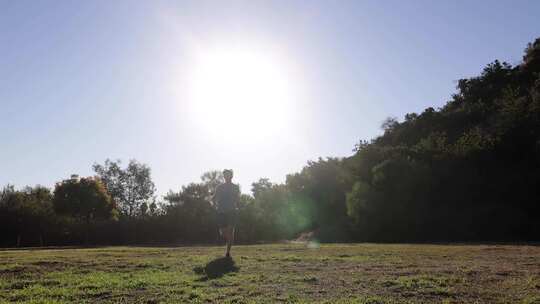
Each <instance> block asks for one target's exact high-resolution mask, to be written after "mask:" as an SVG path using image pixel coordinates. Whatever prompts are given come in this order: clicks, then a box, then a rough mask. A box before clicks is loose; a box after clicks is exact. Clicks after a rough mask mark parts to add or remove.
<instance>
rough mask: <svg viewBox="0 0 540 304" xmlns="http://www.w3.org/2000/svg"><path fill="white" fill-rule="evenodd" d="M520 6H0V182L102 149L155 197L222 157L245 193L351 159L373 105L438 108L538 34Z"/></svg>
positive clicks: (46, 174)
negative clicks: (146, 176) (145, 170)
mask: <svg viewBox="0 0 540 304" xmlns="http://www.w3.org/2000/svg"><path fill="white" fill-rule="evenodd" d="M487 3H489V5H486V4H487ZM532 11H540V2H537V1H500V2H492V1H475V2H474V3H473V2H469V1H444V2H443V1H387V2H384V3H381V2H379V1H339V2H332V1H215V2H213V1H75V2H74V1H65V2H64V1H50V2H47V1H35V2H34V1H33V2H26V1H2V2H1V4H0V104H1V108H0V114H1V119H0V130H1V131H2V132H1V134H0V142H1V148H0V185H5V184H7V183H11V184H15V185H16V186H17V187H23V186H25V185H35V184H42V185H46V186H52V185H54V183H55V182H57V181H60V180H62V179H64V178H67V177H69V176H70V175H71V174H74V173H75V174H79V175H81V176H86V175H92V174H94V173H93V171H92V168H91V166H92V164H93V163H94V162H98V163H103V162H104V161H105V159H107V158H110V159H113V160H115V159H121V160H122V161H123V162H124V163H127V162H128V161H129V159H136V160H138V161H139V162H142V163H145V164H148V165H149V166H150V167H151V169H152V177H153V180H154V181H155V183H156V186H157V190H158V194H159V195H162V194H164V193H166V192H167V191H168V190H169V189H173V190H178V189H179V188H180V187H181V186H182V185H186V184H188V183H190V182H196V181H198V180H199V177H200V175H201V174H202V173H203V172H205V171H208V170H216V169H217V170H221V169H223V168H232V169H234V171H235V178H234V181H235V182H237V183H239V184H240V185H241V188H242V192H245V193H248V192H249V191H250V185H251V183H252V182H254V181H256V180H258V179H259V178H261V177H267V178H270V179H271V180H272V181H275V182H284V181H285V176H286V174H289V173H293V172H297V171H299V170H301V168H302V166H304V165H305V164H306V163H307V161H309V160H316V159H317V158H318V157H329V156H339V157H343V156H349V155H351V154H352V149H353V148H354V145H355V143H357V142H358V141H359V140H361V139H367V140H369V139H371V138H373V137H375V136H377V135H379V134H380V133H381V131H380V125H381V122H382V121H383V120H384V119H385V118H387V117H389V116H395V117H398V118H400V119H401V118H403V115H404V114H406V113H409V112H418V111H422V110H423V109H424V108H426V107H428V106H433V107H438V106H441V105H443V104H444V103H445V102H446V101H447V100H448V99H449V98H450V96H451V94H452V93H453V92H455V85H456V81H457V80H458V79H459V78H462V77H470V76H474V75H476V74H478V71H481V69H482V67H483V66H485V64H487V63H488V62H489V61H491V60H495V59H501V60H506V61H508V62H510V63H512V64H514V63H517V62H519V61H520V60H521V56H522V54H523V48H524V46H525V45H526V44H527V43H528V42H530V41H533V39H534V38H535V37H537V36H539V34H540V32H539V31H538V29H540V21H539V19H538V18H537V17H538V16H534V15H533V14H530V12H532ZM502 20H504V22H502ZM449 24H451V25H452V26H449ZM494 33H496V34H494ZM420 88H421V89H420Z"/></svg>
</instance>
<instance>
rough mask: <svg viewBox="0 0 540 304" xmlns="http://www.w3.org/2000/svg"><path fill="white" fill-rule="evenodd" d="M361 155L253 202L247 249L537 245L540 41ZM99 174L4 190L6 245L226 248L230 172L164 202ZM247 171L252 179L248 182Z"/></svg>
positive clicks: (246, 225)
mask: <svg viewBox="0 0 540 304" xmlns="http://www.w3.org/2000/svg"><path fill="white" fill-rule="evenodd" d="M383 130H384V133H383V134H382V135H381V136H379V137H377V138H375V139H373V140H371V141H369V142H368V141H361V142H359V143H358V144H357V145H356V147H355V152H354V154H353V155H352V156H350V157H346V158H327V159H319V160H317V161H310V162H308V164H307V165H306V166H305V167H304V168H303V169H302V170H301V171H300V172H298V173H294V174H290V175H288V176H287V178H286V182H285V183H283V184H275V183H272V182H270V181H269V180H268V179H260V180H259V181H257V182H255V183H253V185H252V189H251V194H250V195H242V199H241V208H240V211H239V213H240V214H239V226H238V239H239V240H240V241H241V242H246V243H248V242H256V241H275V240H280V239H291V238H295V237H297V236H298V235H299V234H300V233H302V232H306V231H311V232H313V235H315V237H317V238H318V239H320V240H321V241H327V242H328V241H340V242H341V241H531V240H534V241H538V240H539V239H540V182H539V181H540V39H537V40H536V41H535V42H534V43H531V44H529V45H528V46H527V48H526V50H525V55H524V57H523V62H522V63H521V64H519V65H517V66H511V65H509V64H507V63H505V62H502V63H501V62H499V61H495V62H493V63H491V64H489V65H487V66H486V67H485V68H484V70H483V71H482V73H481V74H480V75H479V76H477V77H473V78H468V79H461V80H459V81H458V85H457V92H456V93H455V94H454V95H453V96H452V98H451V100H450V101H448V102H447V103H446V105H445V106H443V107H442V108H439V109H433V108H428V109H426V110H424V111H423V112H422V113H420V114H417V113H410V114H407V115H405V118H404V120H402V121H398V120H397V119H392V118H390V119H387V120H386V121H385V122H384V124H383ZM93 169H94V171H95V173H96V175H95V176H94V177H86V178H79V177H77V176H73V177H72V178H69V179H67V180H64V181H62V182H59V183H58V184H57V185H56V186H55V187H54V189H47V188H44V187H41V186H36V187H27V188H25V189H22V190H16V189H14V188H13V187H12V186H9V185H8V186H6V187H4V189H3V190H2V192H1V193H0V245H2V246H17V245H23V246H24V245H40V244H41V245H66V244H80V243H85V242H86V243H90V244H129V243H155V242H167V243H170V242H184V243H201V242H205V243H207V242H215V241H216V240H217V229H216V226H217V225H216V214H215V211H214V209H213V207H212V205H211V202H210V197H211V196H212V194H213V191H214V189H215V187H216V185H217V184H219V183H220V182H222V176H221V174H220V172H219V171H211V172H207V173H205V174H204V175H203V176H202V178H201V181H199V182H196V183H192V184H189V185H186V186H183V187H182V188H181V189H180V190H178V191H169V192H168V193H167V195H165V196H164V197H163V198H161V199H158V198H156V196H155V186H154V183H153V182H152V180H151V175H150V168H149V167H148V166H146V165H144V164H140V163H138V162H136V161H131V162H130V163H129V164H128V165H127V166H126V167H125V168H123V167H122V166H121V163H120V162H119V161H109V160H107V161H106V162H105V163H104V164H96V165H94V167H93ZM239 174H241V173H239Z"/></svg>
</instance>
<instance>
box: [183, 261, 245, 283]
mask: <svg viewBox="0 0 540 304" xmlns="http://www.w3.org/2000/svg"><path fill="white" fill-rule="evenodd" d="M239 269H240V268H239V267H238V266H236V264H235V263H234V260H233V259H232V258H230V257H222V258H217V259H215V260H213V261H210V262H208V264H206V266H204V267H202V266H197V267H195V268H193V271H194V272H195V273H196V274H200V275H204V276H203V277H201V278H200V279H199V281H206V280H211V279H217V278H221V277H222V276H224V275H225V274H227V273H229V272H237V271H238V270H239Z"/></svg>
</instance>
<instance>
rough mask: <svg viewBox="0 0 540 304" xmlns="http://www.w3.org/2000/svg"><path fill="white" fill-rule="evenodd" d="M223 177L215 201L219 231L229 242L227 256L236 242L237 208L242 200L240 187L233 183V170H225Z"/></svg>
mask: <svg viewBox="0 0 540 304" xmlns="http://www.w3.org/2000/svg"><path fill="white" fill-rule="evenodd" d="M223 177H224V178H225V183H223V184H220V185H219V186H217V188H216V193H215V194H214V198H213V201H214V204H215V206H216V209H217V212H218V225H219V233H220V234H221V236H223V238H225V241H226V243H227V251H226V252H225V257H230V251H231V246H232V244H233V242H234V226H235V224H236V210H237V208H238V204H239V202H240V188H239V187H238V186H237V185H235V184H233V183H232V178H233V171H232V170H229V169H225V170H223Z"/></svg>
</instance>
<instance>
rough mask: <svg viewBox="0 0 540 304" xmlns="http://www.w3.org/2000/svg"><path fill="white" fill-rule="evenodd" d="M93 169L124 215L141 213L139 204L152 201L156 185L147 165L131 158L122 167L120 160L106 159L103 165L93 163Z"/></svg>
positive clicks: (130, 215)
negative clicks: (124, 166)
mask: <svg viewBox="0 0 540 304" xmlns="http://www.w3.org/2000/svg"><path fill="white" fill-rule="evenodd" d="M93 169H94V171H95V172H96V174H97V175H98V176H99V178H100V179H101V180H102V181H103V183H104V184H105V185H106V187H107V190H108V191H109V193H110V194H111V196H112V198H113V199H114V201H115V202H116V203H117V204H118V207H119V209H120V210H121V211H122V213H123V214H124V215H126V216H128V217H133V216H137V215H141V212H142V210H143V208H144V207H142V208H141V205H142V204H146V205H147V206H148V205H150V204H151V203H152V201H153V198H154V193H155V191H156V187H155V184H154V182H153V181H152V177H151V170H150V167H148V166H147V165H145V164H141V163H139V162H137V161H136V160H134V159H132V160H130V161H129V164H128V165H127V167H126V168H125V169H122V167H121V161H120V160H117V161H111V160H109V159H107V160H105V163H104V164H103V165H100V164H97V163H96V164H94V165H93Z"/></svg>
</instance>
